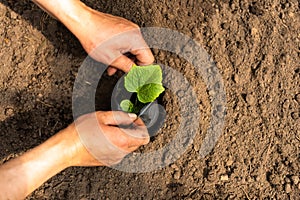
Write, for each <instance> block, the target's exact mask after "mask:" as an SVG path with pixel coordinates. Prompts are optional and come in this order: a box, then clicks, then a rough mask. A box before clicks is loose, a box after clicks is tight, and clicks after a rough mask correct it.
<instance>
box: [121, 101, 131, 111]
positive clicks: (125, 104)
mask: <svg viewBox="0 0 300 200" xmlns="http://www.w3.org/2000/svg"><path fill="white" fill-rule="evenodd" d="M120 106H121V109H122V110H123V111H124V112H132V111H133V107H134V105H133V103H132V102H131V101H130V100H129V99H124V100H123V101H121V103H120Z"/></svg>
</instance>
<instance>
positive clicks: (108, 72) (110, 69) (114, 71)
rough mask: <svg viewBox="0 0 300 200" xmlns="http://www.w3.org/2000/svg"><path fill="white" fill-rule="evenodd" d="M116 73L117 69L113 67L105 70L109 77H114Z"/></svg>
mask: <svg viewBox="0 0 300 200" xmlns="http://www.w3.org/2000/svg"><path fill="white" fill-rule="evenodd" d="M116 72H117V69H116V68H114V67H108V68H107V74H108V75H109V76H112V75H114V74H115V73H116Z"/></svg>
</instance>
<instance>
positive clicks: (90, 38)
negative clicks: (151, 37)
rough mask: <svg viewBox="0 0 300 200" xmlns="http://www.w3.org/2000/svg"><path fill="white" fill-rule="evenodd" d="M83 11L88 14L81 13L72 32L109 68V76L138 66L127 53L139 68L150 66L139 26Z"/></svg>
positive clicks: (148, 55) (152, 59)
mask: <svg viewBox="0 0 300 200" xmlns="http://www.w3.org/2000/svg"><path fill="white" fill-rule="evenodd" d="M84 12H85V13H87V14H82V16H83V17H82V18H81V20H80V24H78V25H76V26H75V27H74V26H73V27H72V28H71V30H72V32H73V33H74V35H75V36H76V37H77V38H78V39H79V41H80V42H81V44H82V46H83V48H84V49H85V50H86V52H87V53H88V54H89V55H90V56H91V57H92V58H94V59H95V60H97V61H100V62H103V63H105V64H108V65H109V66H110V67H109V68H108V74H109V75H112V74H114V73H115V72H116V71H117V69H120V70H122V71H124V72H128V71H129V70H130V68H131V67H132V65H133V64H135V63H134V61H133V60H131V59H130V58H128V57H127V56H126V55H124V53H131V54H132V55H134V56H135V58H136V64H138V65H149V64H151V63H152V62H153V61H154V57H153V55H152V53H151V51H150V49H149V47H148V45H147V44H146V42H145V41H144V39H143V36H142V34H141V32H140V30H139V27H138V26H137V25H136V24H134V23H132V22H130V21H128V20H126V19H124V18H121V17H116V16H113V15H110V14H105V13H101V12H98V11H96V10H93V9H91V8H89V7H86V6H85V7H84ZM66 26H67V27H68V25H66Z"/></svg>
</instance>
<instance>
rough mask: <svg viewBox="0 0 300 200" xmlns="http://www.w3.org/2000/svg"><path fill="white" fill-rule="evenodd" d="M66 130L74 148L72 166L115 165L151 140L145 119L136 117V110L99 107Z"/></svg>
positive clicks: (72, 149)
mask: <svg viewBox="0 0 300 200" xmlns="http://www.w3.org/2000/svg"><path fill="white" fill-rule="evenodd" d="M133 121H134V122H133ZM129 125H130V126H129ZM118 126H122V127H128V128H119V127H118ZM66 132H67V134H68V135H66V136H67V137H69V139H70V140H72V147H74V148H71V151H72V159H71V160H73V161H72V166H103V165H106V166H110V165H114V164H116V163H118V162H120V161H121V160H122V159H123V158H124V157H125V156H126V155H127V154H128V153H130V152H132V151H134V150H136V149H137V148H138V147H139V146H141V145H145V144H147V143H148V142H149V135H148V132H147V128H146V127H145V125H144V123H143V121H142V120H141V119H136V115H135V114H133V115H132V114H127V113H124V112H120V111H114V112H113V111H109V112H102V111H99V112H95V113H91V114H87V115H84V116H81V117H79V118H78V119H77V120H76V121H75V122H74V123H73V124H71V125H70V126H69V127H68V128H67V131H66ZM70 136H71V137H70Z"/></svg>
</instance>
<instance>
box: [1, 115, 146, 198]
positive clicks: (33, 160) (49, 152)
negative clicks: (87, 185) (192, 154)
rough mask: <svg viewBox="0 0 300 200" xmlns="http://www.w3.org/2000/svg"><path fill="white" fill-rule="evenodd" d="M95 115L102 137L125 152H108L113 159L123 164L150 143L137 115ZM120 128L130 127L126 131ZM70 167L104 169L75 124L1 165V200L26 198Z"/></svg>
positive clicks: (87, 118) (86, 119) (84, 118)
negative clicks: (141, 147) (86, 146)
mask: <svg viewBox="0 0 300 200" xmlns="http://www.w3.org/2000/svg"><path fill="white" fill-rule="evenodd" d="M95 114H96V117H97V120H98V124H99V126H100V127H101V129H102V130H104V133H103V134H105V136H106V137H107V138H108V140H109V141H110V142H111V143H112V144H113V145H114V146H116V147H117V148H119V149H120V150H122V153H121V152H120V153H116V152H107V156H110V158H111V159H112V160H117V161H118V162H120V161H121V160H122V158H123V157H124V156H126V154H128V153H129V152H132V151H134V150H136V149H137V148H138V147H139V146H141V145H145V144H147V143H148V142H149V136H148V133H147V129H146V127H145V126H144V123H143V122H142V120H141V119H136V115H133V116H132V115H128V114H127V113H123V112H118V111H116V112H112V111H110V112H101V111H99V112H96V113H95ZM90 117H91V114H87V115H84V116H82V117H80V118H79V120H81V121H82V123H88V121H89V119H90ZM132 123H133V126H132ZM117 125H123V126H124V125H131V126H128V127H130V128H128V129H126V130H125V129H121V128H118V127H117ZM134 135H142V136H143V137H134ZM95 139H97V138H95ZM124 152H126V153H125V154H124ZM71 166H105V165H104V164H103V163H102V162H101V161H100V162H99V161H98V160H96V159H95V158H94V157H93V156H92V155H91V154H90V152H88V151H87V149H86V148H85V146H84V145H83V144H82V143H81V141H80V138H79V136H78V133H77V130H76V125H75V123H72V124H71V125H69V126H68V127H67V128H66V129H64V130H62V131H60V132H58V133H57V134H56V135H54V136H53V137H51V138H50V139H48V140H47V141H46V142H44V143H42V144H41V145H39V146H37V147H35V148H34V149H32V150H29V151H28V152H26V153H25V154H23V155H22V156H20V157H18V158H16V159H13V160H11V161H8V162H6V163H5V164H3V165H2V166H0V199H24V198H25V197H26V196H27V195H29V194H30V193H31V192H33V191H34V190H35V189H37V188H38V187H39V186H41V185H42V184H43V183H44V182H45V181H47V180H48V179H49V178H51V177H52V176H54V175H56V174H57V173H59V172H61V171H62V170H64V169H66V168H68V167H71Z"/></svg>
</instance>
